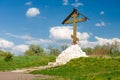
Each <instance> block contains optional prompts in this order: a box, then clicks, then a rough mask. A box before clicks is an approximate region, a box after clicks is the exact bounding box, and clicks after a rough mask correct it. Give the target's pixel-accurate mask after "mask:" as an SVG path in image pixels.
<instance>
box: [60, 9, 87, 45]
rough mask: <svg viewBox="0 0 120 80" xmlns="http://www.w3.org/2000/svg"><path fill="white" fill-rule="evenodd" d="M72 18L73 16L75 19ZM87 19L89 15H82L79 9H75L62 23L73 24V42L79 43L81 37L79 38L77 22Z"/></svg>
mask: <svg viewBox="0 0 120 80" xmlns="http://www.w3.org/2000/svg"><path fill="white" fill-rule="evenodd" d="M80 15H81V16H83V18H78V17H79V16H80ZM70 18H73V20H70ZM86 20H87V17H86V16H84V15H82V14H81V13H79V12H78V11H77V9H75V8H74V9H73V11H72V13H70V14H69V16H67V18H66V19H65V20H64V21H63V22H62V24H73V34H72V35H71V38H72V39H73V41H72V44H73V45H74V44H77V41H79V39H78V38H77V31H76V30H77V25H76V24H77V23H78V22H84V21H86Z"/></svg>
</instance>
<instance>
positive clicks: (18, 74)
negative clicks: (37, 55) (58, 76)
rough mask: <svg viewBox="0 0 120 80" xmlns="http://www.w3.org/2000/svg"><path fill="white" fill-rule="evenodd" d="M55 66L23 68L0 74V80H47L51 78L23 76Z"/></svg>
mask: <svg viewBox="0 0 120 80" xmlns="http://www.w3.org/2000/svg"><path fill="white" fill-rule="evenodd" d="M55 66H57V65H46V66H40V67H33V68H23V69H17V70H13V71H11V72H0V80H34V79H37V78H38V79H47V78H53V77H51V76H46V75H33V74H25V73H28V72H31V71H34V70H42V69H46V68H51V67H55Z"/></svg>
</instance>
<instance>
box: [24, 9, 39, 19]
mask: <svg viewBox="0 0 120 80" xmlns="http://www.w3.org/2000/svg"><path fill="white" fill-rule="evenodd" d="M39 14H40V10H39V9H38V8H35V7H32V8H29V9H28V10H27V12H26V16H28V17H35V16H37V15H39Z"/></svg>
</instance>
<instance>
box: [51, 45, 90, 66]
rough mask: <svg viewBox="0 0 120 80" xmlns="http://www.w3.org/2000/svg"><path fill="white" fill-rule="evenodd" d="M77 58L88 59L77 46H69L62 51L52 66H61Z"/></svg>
mask: <svg viewBox="0 0 120 80" xmlns="http://www.w3.org/2000/svg"><path fill="white" fill-rule="evenodd" d="M79 57H88V56H87V55H86V53H85V52H83V51H82V49H81V48H80V47H79V45H78V44H76V45H71V46H70V47H68V48H67V49H66V50H64V51H63V52H62V53H61V54H60V55H59V56H58V57H57V58H56V62H55V63H53V64H54V65H63V64H66V63H67V62H69V61H70V60H71V59H74V58H79Z"/></svg>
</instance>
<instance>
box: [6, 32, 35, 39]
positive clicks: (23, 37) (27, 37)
mask: <svg viewBox="0 0 120 80" xmlns="http://www.w3.org/2000/svg"><path fill="white" fill-rule="evenodd" d="M5 35H7V36H10V37H14V38H20V39H24V40H31V39H33V37H31V36H29V35H23V36H20V35H15V34H12V33H5Z"/></svg>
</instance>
